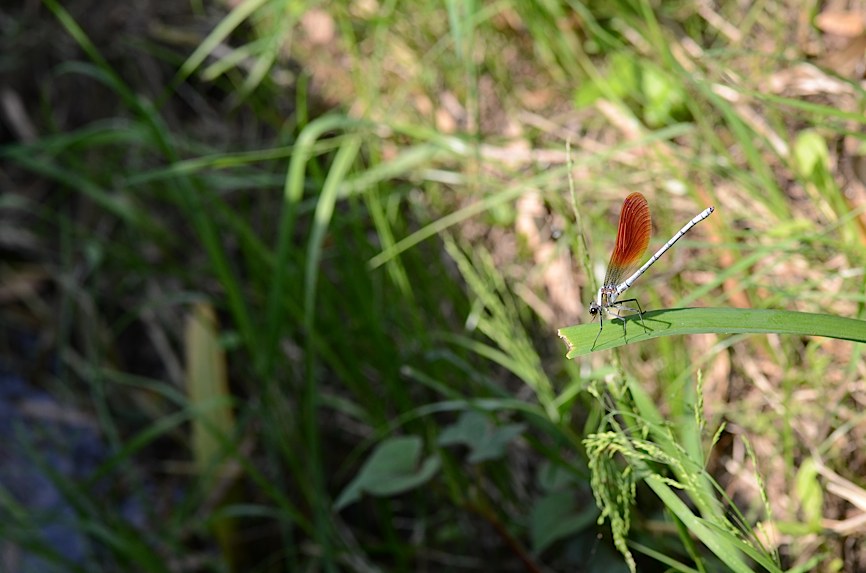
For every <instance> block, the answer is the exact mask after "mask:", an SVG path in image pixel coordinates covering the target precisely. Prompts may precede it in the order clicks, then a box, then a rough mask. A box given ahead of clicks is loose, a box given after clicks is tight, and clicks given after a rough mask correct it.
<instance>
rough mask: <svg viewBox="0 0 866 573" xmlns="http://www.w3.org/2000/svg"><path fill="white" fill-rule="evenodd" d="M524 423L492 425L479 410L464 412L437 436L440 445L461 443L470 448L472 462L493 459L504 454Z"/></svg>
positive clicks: (521, 430)
mask: <svg viewBox="0 0 866 573" xmlns="http://www.w3.org/2000/svg"><path fill="white" fill-rule="evenodd" d="M524 429H526V426H525V425H524V424H506V425H504V426H499V427H496V426H493V425H492V424H490V423H489V422H488V420H487V419H486V418H485V417H484V415H483V414H480V413H479V412H464V413H463V414H462V415H461V416H460V419H459V420H458V421H457V423H455V424H453V425H451V426H449V427H448V428H446V429H445V431H443V432H442V434H441V435H440V436H439V445H440V446H450V445H453V444H463V445H465V446H468V447H469V448H470V449H471V453H470V454H469V458H468V461H469V462H470V463H473V464H477V463H479V462H483V461H487V460H495V459H498V458H501V457H502V456H504V455H505V452H506V448H507V447H508V443H509V442H511V440H513V439H514V438H516V437H517V436H519V435H520V434H522V433H523V431H524Z"/></svg>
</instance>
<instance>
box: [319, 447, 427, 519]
mask: <svg viewBox="0 0 866 573" xmlns="http://www.w3.org/2000/svg"><path fill="white" fill-rule="evenodd" d="M422 446H423V444H422V441H421V438H419V437H418V436H401V437H396V438H389V439H387V440H385V441H384V442H382V443H380V444H379V445H378V446H377V447H376V449H375V450H374V451H373V453H372V454H370V457H369V458H367V461H366V462H364V465H363V467H361V471H359V472H358V475H357V476H355V479H353V480H352V482H351V483H350V484H349V485H348V486H346V488H345V489H344V490H343V493H341V494H340V497H339V498H337V501H336V502H335V503H334V509H335V510H336V511H340V510H341V509H343V508H344V507H346V506H347V505H349V504H351V503H354V502H356V501H358V500H359V499H360V498H361V495H363V494H364V493H368V494H370V495H375V496H379V497H387V496H391V495H396V494H398V493H403V492H405V491H408V490H410V489H413V488H416V487H418V486H419V485H421V484H423V483H425V482H427V481H428V480H429V479H430V478H432V477H433V476H434V475H435V474H436V472H437V471H438V470H439V464H440V460H439V458H438V457H435V456H430V457H428V458H427V459H426V460H424V461H423V462H421V449H422Z"/></svg>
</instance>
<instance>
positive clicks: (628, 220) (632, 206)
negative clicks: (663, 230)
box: [604, 193, 652, 285]
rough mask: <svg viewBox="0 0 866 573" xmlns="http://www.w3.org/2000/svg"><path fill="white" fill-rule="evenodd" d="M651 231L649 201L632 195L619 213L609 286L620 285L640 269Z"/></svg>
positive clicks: (608, 269) (637, 195)
mask: <svg viewBox="0 0 866 573" xmlns="http://www.w3.org/2000/svg"><path fill="white" fill-rule="evenodd" d="M651 232H652V219H651V218H650V210H649V205H648V204H647V202H646V198H645V197H644V196H643V195H641V194H640V193H632V194H631V195H629V196H628V197H626V198H625V202H623V204H622V211H620V213H619V229H618V230H617V232H616V245H615V246H614V248H613V254H611V256H610V262H609V263H608V265H607V274H606V275H605V276H604V284H605V285H616V284H619V282H620V281H621V280H622V279H623V278H625V277H626V275H627V274H628V273H630V272H631V271H632V270H634V269H635V268H636V267H637V265H638V263H640V260H641V259H642V258H643V255H644V253H645V252H646V249H647V247H648V246H649V240H650V233H651Z"/></svg>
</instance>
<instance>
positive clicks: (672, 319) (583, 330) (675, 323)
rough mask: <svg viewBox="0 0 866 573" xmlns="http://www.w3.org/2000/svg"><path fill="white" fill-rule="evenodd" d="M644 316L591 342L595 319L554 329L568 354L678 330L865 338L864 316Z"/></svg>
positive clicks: (756, 312)
mask: <svg viewBox="0 0 866 573" xmlns="http://www.w3.org/2000/svg"><path fill="white" fill-rule="evenodd" d="M643 320H644V324H645V325H646V327H647V330H646V331H645V330H644V329H643V328H642V327H641V323H640V319H639V318H637V316H634V317H628V319H627V321H628V322H629V323H631V324H629V325H628V332H627V337H626V336H623V331H622V323H621V322H620V320H619V319H616V320H610V321H608V325H607V328H605V329H604V330H602V332H601V336H599V337H598V342H597V343H596V344H595V346H594V347H593V341H594V340H595V337H596V334H598V326H597V325H595V324H581V325H575V326H567V327H565V328H560V329H559V331H558V334H559V336H560V338H562V339H563V340H564V341H565V344H566V346H568V354H566V357H567V358H574V357H576V356H581V355H583V354H588V353H590V352H592V351H594V350H608V349H610V348H616V347H618V346H622V345H624V344H628V343H631V342H640V341H643V340H650V339H652V338H659V337H661V336H674V335H678V334H699V333H717V334H735V333H765V334H769V333H776V334H793V335H799V336H825V337H828V338H838V339H841V340H852V341H854V342H866V321H863V320H857V319H854V318H845V317H841V316H832V315H829V314H813V313H806V312H794V311H790V310H763V309H743V308H676V309H668V310H654V311H650V312H646V313H644V315H643Z"/></svg>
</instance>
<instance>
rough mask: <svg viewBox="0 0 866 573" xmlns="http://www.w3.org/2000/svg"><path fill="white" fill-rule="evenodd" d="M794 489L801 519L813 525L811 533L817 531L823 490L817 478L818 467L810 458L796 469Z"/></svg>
mask: <svg viewBox="0 0 866 573" xmlns="http://www.w3.org/2000/svg"><path fill="white" fill-rule="evenodd" d="M794 491H796V493H797V498H798V499H799V501H800V511H801V512H802V515H803V521H804V522H805V523H807V524H809V525H811V526H813V530H812V532H813V533H817V532H819V531H820V530H821V517H822V512H823V509H824V491H823V489H822V488H821V482H820V481H819V479H818V468H817V467H816V466H815V462H814V461H813V460H812V459H811V458H809V459H807V460H806V461H804V462H803V464H802V465H801V466H800V469H799V470H798V471H797V477H796V478H795V480H794Z"/></svg>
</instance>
